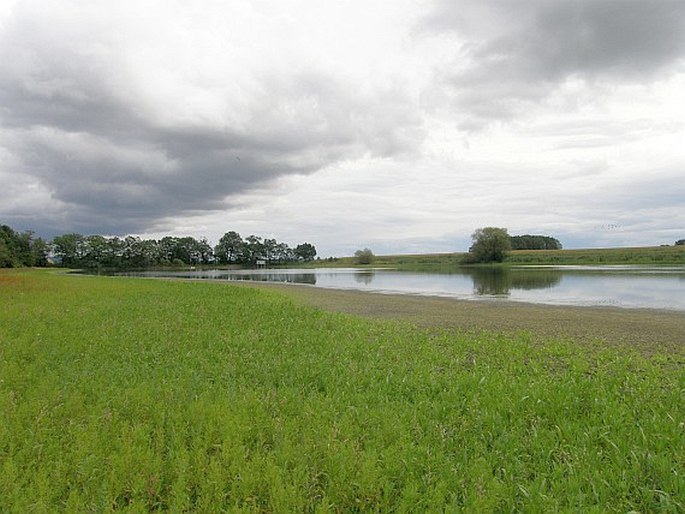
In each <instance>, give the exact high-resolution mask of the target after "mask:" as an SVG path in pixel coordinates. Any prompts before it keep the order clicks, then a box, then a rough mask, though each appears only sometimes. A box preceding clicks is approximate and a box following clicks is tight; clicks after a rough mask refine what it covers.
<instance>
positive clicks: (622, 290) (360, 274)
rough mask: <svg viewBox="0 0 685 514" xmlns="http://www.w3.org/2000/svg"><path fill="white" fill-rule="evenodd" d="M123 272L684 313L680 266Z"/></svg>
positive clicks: (683, 278) (683, 280)
mask: <svg viewBox="0 0 685 514" xmlns="http://www.w3.org/2000/svg"><path fill="white" fill-rule="evenodd" d="M126 275H128V276H146V277H176V278H192V279H205V280H233V281H241V280H242V281H257V282H280V283H292V284H307V285H310V286H313V287H323V288H331V289H355V290H360V291H370V292H376V293H399V294H412V295H428V296H441V297H450V298H455V299H460V300H491V301H517V302H529V303H543V304H551V305H583V306H611V307H624V308H650V309H668V310H676V311H685V267H683V266H674V267H672V266H663V267H654V266H534V267H533V266H520V267H511V268H464V269H459V270H455V271H453V272H450V273H423V272H410V271H396V270H392V269H355V268H320V269H275V270H274V269H261V270H198V271H148V272H139V273H127V274H126Z"/></svg>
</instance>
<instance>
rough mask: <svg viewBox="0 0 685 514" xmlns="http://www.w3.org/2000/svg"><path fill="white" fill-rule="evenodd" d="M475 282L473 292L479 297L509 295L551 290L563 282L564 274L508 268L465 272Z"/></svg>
mask: <svg viewBox="0 0 685 514" xmlns="http://www.w3.org/2000/svg"><path fill="white" fill-rule="evenodd" d="M464 273H465V274H466V275H469V276H470V277H471V279H472V280H473V292H474V293H475V294H478V295H498V296H506V295H509V293H510V291H511V290H512V289H522V290H526V291H530V290H532V289H550V288H552V287H554V286H556V285H558V284H559V283H560V282H561V277H562V274H561V272H560V271H555V270H546V271H541V270H535V271H525V270H518V269H517V270H510V269H508V268H470V269H467V270H464Z"/></svg>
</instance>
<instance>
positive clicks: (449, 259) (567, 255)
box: [314, 246, 685, 271]
mask: <svg viewBox="0 0 685 514" xmlns="http://www.w3.org/2000/svg"><path fill="white" fill-rule="evenodd" d="M464 255H465V254H463V253H438V254H417V255H379V256H377V257H376V259H375V260H374V262H373V264H372V265H371V266H392V267H395V268H400V269H417V270H418V269H425V270H427V271H430V270H439V269H446V268H450V267H455V266H458V265H459V264H460V263H461V261H462V259H463V257H464ZM505 264H540V265H544V264H549V265H553V264H567V265H572V264H579V265H582V264H664V265H668V264H671V265H674V264H685V246H648V247H636V248H596V249H588V250H514V251H512V252H511V254H510V255H509V257H508V258H507V259H506V261H505ZM314 265H315V266H321V265H322V266H354V265H355V259H354V257H342V258H338V259H335V260H333V261H331V262H326V261H316V263H315V264H314Z"/></svg>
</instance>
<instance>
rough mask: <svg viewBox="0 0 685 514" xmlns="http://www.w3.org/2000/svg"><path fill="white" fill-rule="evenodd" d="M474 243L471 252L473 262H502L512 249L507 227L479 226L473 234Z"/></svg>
mask: <svg viewBox="0 0 685 514" xmlns="http://www.w3.org/2000/svg"><path fill="white" fill-rule="evenodd" d="M471 239H472V240H473V245H472V246H471V248H469V254H470V257H471V259H470V260H472V261H473V262H502V261H503V260H504V258H505V257H506V256H507V254H508V253H509V251H510V250H511V240H510V238H509V234H508V233H507V229H506V228H497V227H485V228H479V229H478V230H476V231H475V232H474V233H473V234H472V235H471Z"/></svg>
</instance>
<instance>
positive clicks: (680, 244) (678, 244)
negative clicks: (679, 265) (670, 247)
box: [675, 239, 685, 246]
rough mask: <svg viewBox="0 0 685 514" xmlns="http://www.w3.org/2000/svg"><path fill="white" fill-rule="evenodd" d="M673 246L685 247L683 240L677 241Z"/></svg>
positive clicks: (684, 240)
mask: <svg viewBox="0 0 685 514" xmlns="http://www.w3.org/2000/svg"><path fill="white" fill-rule="evenodd" d="M675 245H676V246H683V245H685V239H678V240H677V241H676V242H675Z"/></svg>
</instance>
